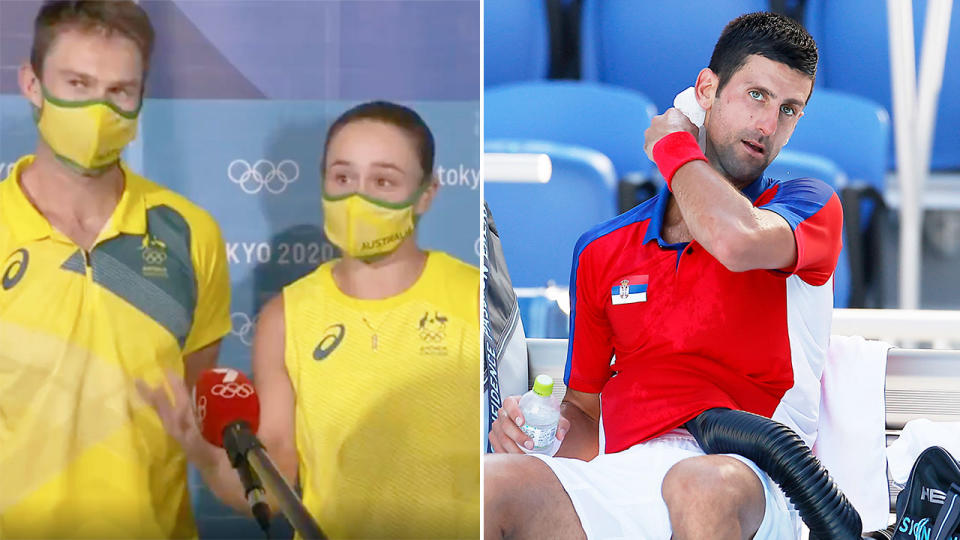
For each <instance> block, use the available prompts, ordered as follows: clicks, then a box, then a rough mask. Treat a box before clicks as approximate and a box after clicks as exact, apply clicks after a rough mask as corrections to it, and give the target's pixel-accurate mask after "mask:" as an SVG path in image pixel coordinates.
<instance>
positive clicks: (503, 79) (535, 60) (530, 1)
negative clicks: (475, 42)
mask: <svg viewBox="0 0 960 540" xmlns="http://www.w3.org/2000/svg"><path fill="white" fill-rule="evenodd" d="M483 20H484V29H483V54H484V60H483V73H484V74H483V76H484V82H483V84H484V86H485V87H491V86H496V85H500V84H505V83H509V82H514V81H524V80H531V79H546V78H547V72H548V70H549V68H550V53H549V51H550V30H549V26H548V22H547V10H546V3H545V0H524V1H522V2H517V1H516V0H486V1H485V2H484V3H483Z"/></svg>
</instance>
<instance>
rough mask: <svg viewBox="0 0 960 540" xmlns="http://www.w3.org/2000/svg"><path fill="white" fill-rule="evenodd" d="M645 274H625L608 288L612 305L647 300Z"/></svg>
mask: <svg viewBox="0 0 960 540" xmlns="http://www.w3.org/2000/svg"><path fill="white" fill-rule="evenodd" d="M647 281H648V279H647V276H646V275H643V276H640V275H637V276H626V277H622V278H620V279H618V280H617V282H616V283H614V284H613V287H611V288H610V299H611V301H612V302H613V305H615V306H617V305H620V304H633V303H636V302H646V301H647Z"/></svg>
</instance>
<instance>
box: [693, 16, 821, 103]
mask: <svg viewBox="0 0 960 540" xmlns="http://www.w3.org/2000/svg"><path fill="white" fill-rule="evenodd" d="M752 54H756V55H759V56H763V57H764V58H768V59H770V60H773V61H774V62H780V63H782V64H786V65H787V66H789V67H791V68H793V69H795V70H797V71H800V72H802V73H804V74H806V75H807V76H809V77H810V78H811V79H815V78H816V76H817V58H818V54H817V44H816V43H815V42H814V41H813V38H812V37H811V36H810V34H809V33H807V31H806V30H805V29H804V28H803V26H801V25H800V23H798V22H796V21H794V20H793V19H790V18H789V17H785V16H783V15H779V14H777V13H767V12H759V13H748V14H746V15H741V16H740V17H737V18H736V19H734V20H732V21H730V23H729V24H727V26H726V28H724V29H723V32H722V33H721V34H720V39H718V40H717V45H716V47H714V49H713V56H712V57H710V66H709V67H710V70H711V71H713V72H714V73H716V74H717V78H718V79H719V84H718V86H717V93H718V94H719V93H720V90H721V89H723V86H724V85H725V84H726V83H727V81H729V80H730V78H731V77H732V76H733V74H734V73H736V72H737V70H738V69H740V67H741V66H743V64H744V63H745V62H746V60H747V57H748V56H750V55H752Z"/></svg>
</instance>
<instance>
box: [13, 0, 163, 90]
mask: <svg viewBox="0 0 960 540" xmlns="http://www.w3.org/2000/svg"><path fill="white" fill-rule="evenodd" d="M74 29H79V30H83V31H92V32H101V33H103V34H104V35H107V36H109V35H111V34H113V33H114V32H116V33H118V34H120V35H122V36H123V37H126V38H128V39H130V40H132V41H133V42H134V43H136V44H137V47H138V48H139V49H140V54H141V56H142V58H143V72H144V73H146V72H147V68H148V67H149V65H150V55H151V53H152V52H153V40H154V33H153V25H151V24H150V18H149V17H148V16H147V13H146V12H145V11H144V10H143V8H141V7H140V6H139V5H137V4H136V3H134V2H133V1H132V0H47V1H46V2H44V3H43V6H42V7H41V8H40V12H39V13H38V14H37V18H36V20H35V21H34V27H33V46H32V48H31V49H30V65H31V66H32V67H33V71H34V73H36V74H37V76H38V77H39V76H40V75H41V73H42V71H43V61H44V59H45V58H46V56H47V52H48V51H49V50H50V46H51V45H52V44H53V41H54V40H55V39H56V37H57V36H58V35H59V34H60V33H61V32H63V31H65V30H74Z"/></svg>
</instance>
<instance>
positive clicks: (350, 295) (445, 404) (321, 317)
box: [144, 102, 482, 538]
mask: <svg viewBox="0 0 960 540" xmlns="http://www.w3.org/2000/svg"><path fill="white" fill-rule="evenodd" d="M433 160H434V142H433V136H432V134H431V133H430V130H429V128H428V127H427V126H426V124H425V123H424V122H423V120H422V119H421V118H420V117H419V116H418V115H417V114H416V113H415V112H413V111H412V110H410V109H407V108H405V107H402V106H399V105H395V104H392V103H386V102H373V103H366V104H363V105H359V106H357V107H355V108H353V109H351V110H349V111H347V112H346V113H344V114H343V115H342V116H340V118H338V119H337V120H336V121H335V122H334V123H333V125H332V126H331V127H330V129H329V131H328V134H327V140H326V147H325V150H324V161H323V163H324V175H323V176H324V179H323V192H324V194H323V215H324V231H325V233H326V235H327V237H328V239H329V240H330V241H331V242H333V243H334V244H336V245H337V246H338V247H339V248H340V249H341V251H342V253H343V256H342V258H341V259H337V260H333V261H330V262H328V263H325V264H323V265H321V266H320V267H319V268H317V269H316V270H315V271H314V272H313V273H311V274H309V275H307V276H306V277H304V278H302V279H300V280H298V281H296V282H294V283H293V284H291V285H289V286H287V287H285V288H284V289H283V293H282V295H280V296H278V297H276V298H274V299H273V300H272V301H270V302H269V303H268V304H267V305H266V306H265V307H264V308H263V311H262V312H261V314H260V322H259V324H258V327H257V332H256V336H255V338H254V343H253V374H254V383H255V386H256V390H257V393H258V394H259V396H260V407H261V411H260V415H261V416H260V428H259V433H258V435H259V438H260V439H261V441H262V442H263V443H264V445H265V446H266V448H267V451H268V453H269V454H270V456H271V457H272V458H273V460H274V461H275V462H276V463H277V465H278V467H279V468H280V470H281V472H283V473H284V476H285V477H286V478H287V479H288V480H290V481H291V483H292V481H293V479H295V478H299V484H300V486H301V487H302V489H303V502H304V505H305V506H306V508H307V510H308V511H309V512H310V513H311V514H312V515H313V516H314V518H315V519H316V520H317V522H318V523H319V524H320V526H321V528H323V529H324V532H325V533H326V534H328V535H330V536H331V537H332V538H348V537H349V538H375V537H380V538H478V537H479V536H480V452H479V447H478V445H477V444H476V440H477V434H478V433H480V431H481V429H482V427H481V414H480V403H479V401H478V400H477V395H478V394H479V393H480V383H481V352H480V350H481V349H480V347H481V345H480V344H481V340H480V321H479V311H480V310H479V294H480V284H481V275H480V271H479V270H478V269H477V268H475V267H472V266H469V265H467V264H465V263H463V262H460V261H458V260H457V259H454V258H453V257H451V256H449V255H447V254H445V253H442V252H438V251H424V250H421V249H420V248H419V247H418V246H417V243H416V235H415V230H416V223H417V219H418V217H419V216H420V215H422V214H423V213H424V212H426V211H427V209H428V208H429V207H430V204H431V202H432V201H433V198H434V196H435V195H436V192H437V187H438V183H437V181H436V179H435V178H433V175H432V171H433ZM473 218H476V219H479V207H478V212H477V214H476V215H471V216H464V219H473ZM478 225H479V223H478ZM171 384H172V385H173V394H174V397H175V399H174V403H170V402H169V401H168V400H167V398H166V395H165V394H164V392H163V391H162V389H157V390H147V389H144V393H145V395H146V396H147V397H148V399H149V400H150V401H151V403H152V404H153V406H154V407H155V408H156V409H157V411H158V413H159V414H160V416H161V419H162V420H163V422H164V425H165V426H166V428H167V430H168V431H169V432H170V434H171V435H172V436H173V437H174V438H176V439H177V440H178V441H179V442H180V444H181V445H182V446H183V447H184V450H185V452H186V454H187V456H188V458H189V459H190V461H191V462H192V463H194V464H195V465H196V466H197V467H198V468H199V469H200V471H201V473H202V474H203V477H204V480H205V481H206V482H207V484H208V485H209V486H210V488H211V489H212V490H213V491H214V493H216V494H217V496H218V497H220V498H221V499H222V500H223V501H225V502H226V503H227V504H230V505H231V506H233V507H234V508H236V509H238V510H242V511H244V512H248V510H247V503H246V501H245V499H244V496H243V491H242V488H241V486H240V482H239V480H238V479H237V473H236V472H235V471H234V470H233V469H232V468H231V467H230V464H229V463H228V462H227V460H226V457H225V454H224V451H223V450H222V449H219V448H216V447H214V446H212V445H210V444H208V443H207V442H206V441H204V440H203V438H202V437H201V435H200V434H199V432H198V430H197V426H196V424H195V423H194V421H193V414H192V411H191V409H190V405H189V398H188V396H187V392H186V389H185V388H184V387H183V385H182V382H181V381H179V380H178V379H176V378H175V377H174V378H172V379H171ZM271 506H272V507H273V508H275V509H276V506H275V505H271Z"/></svg>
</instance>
